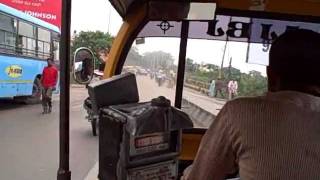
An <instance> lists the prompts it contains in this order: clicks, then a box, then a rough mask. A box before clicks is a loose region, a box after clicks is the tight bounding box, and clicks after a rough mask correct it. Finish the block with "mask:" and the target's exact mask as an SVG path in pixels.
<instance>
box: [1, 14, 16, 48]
mask: <svg viewBox="0 0 320 180" xmlns="http://www.w3.org/2000/svg"><path fill="white" fill-rule="evenodd" d="M16 24H17V23H16V20H15V19H14V18H11V17H9V16H6V15H4V14H1V13H0V52H4V53H10V54H13V53H14V49H15V44H16V36H15V33H16Z"/></svg>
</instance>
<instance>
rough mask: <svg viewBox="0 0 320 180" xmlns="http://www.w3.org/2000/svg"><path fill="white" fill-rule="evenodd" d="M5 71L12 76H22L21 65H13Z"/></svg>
mask: <svg viewBox="0 0 320 180" xmlns="http://www.w3.org/2000/svg"><path fill="white" fill-rule="evenodd" d="M5 72H6V74H7V75H8V76H9V77H11V78H19V77H21V76H22V67H21V66H19V65H11V66H8V67H7V68H6V70H5Z"/></svg>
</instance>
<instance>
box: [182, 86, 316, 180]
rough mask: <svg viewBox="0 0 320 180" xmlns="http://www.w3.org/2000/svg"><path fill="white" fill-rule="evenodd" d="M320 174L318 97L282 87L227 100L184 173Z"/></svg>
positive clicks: (214, 176) (194, 176)
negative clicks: (236, 171)
mask: <svg viewBox="0 0 320 180" xmlns="http://www.w3.org/2000/svg"><path fill="white" fill-rule="evenodd" d="M237 166H238V168H239V172H240V178H241V179H242V180H285V179H290V180H319V179H320V98H319V97H315V96H312V95H308V94H304V93H299V92H291V91H283V92H277V93H268V94H267V95H266V96H263V97H253V98H239V99H236V100H233V101H231V102H228V103H227V104H226V105H225V106H224V108H223V109H222V110H221V112H220V113H219V114H218V116H217V118H216V119H215V121H214V122H213V123H212V125H211V126H210V128H209V129H208V131H207V133H206V135H205V136H204V138H203V139H202V142H201V145H200V148H199V150H198V153H197V156H196V159H195V162H194V164H193V166H192V167H191V168H190V170H189V171H188V172H186V175H185V176H184V179H187V180H223V179H224V177H225V175H226V174H227V173H232V172H235V170H236V169H237Z"/></svg>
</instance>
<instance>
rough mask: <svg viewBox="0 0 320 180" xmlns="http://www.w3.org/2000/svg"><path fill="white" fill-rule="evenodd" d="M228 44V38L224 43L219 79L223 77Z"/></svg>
mask: <svg viewBox="0 0 320 180" xmlns="http://www.w3.org/2000/svg"><path fill="white" fill-rule="evenodd" d="M227 45H228V40H227V41H226V44H225V45H224V50H223V56H222V61H221V66H220V71H219V79H221V78H222V69H223V64H224V58H225V56H226V50H227Z"/></svg>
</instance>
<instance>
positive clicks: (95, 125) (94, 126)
mask: <svg viewBox="0 0 320 180" xmlns="http://www.w3.org/2000/svg"><path fill="white" fill-rule="evenodd" d="M91 127H92V134H93V136H97V135H99V121H98V120H97V119H93V120H92V121H91Z"/></svg>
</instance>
